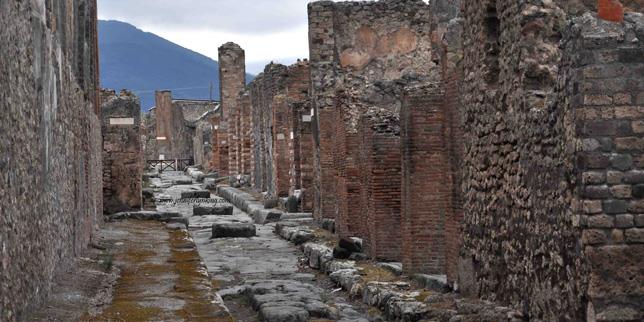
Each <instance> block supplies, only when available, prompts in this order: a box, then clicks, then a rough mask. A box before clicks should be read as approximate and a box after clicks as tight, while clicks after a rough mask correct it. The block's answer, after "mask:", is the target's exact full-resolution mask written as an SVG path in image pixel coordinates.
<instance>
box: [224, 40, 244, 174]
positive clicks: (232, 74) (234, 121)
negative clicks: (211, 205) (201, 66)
mask: <svg viewBox="0 0 644 322" xmlns="http://www.w3.org/2000/svg"><path fill="white" fill-rule="evenodd" d="M219 81H220V84H221V85H220V93H221V95H220V99H221V113H222V117H223V118H222V119H221V122H220V129H221V132H220V134H221V136H225V137H226V139H225V142H226V143H225V145H224V143H222V142H224V140H220V142H219V143H220V144H222V145H221V148H222V149H226V150H228V149H230V150H228V151H227V153H226V154H227V155H228V161H227V163H228V164H227V165H226V166H224V165H223V164H222V165H220V166H221V168H227V169H229V171H228V172H227V173H226V174H225V175H237V174H239V172H240V171H239V170H240V169H239V168H240V167H239V163H238V157H239V154H238V149H239V144H238V142H237V141H238V138H239V135H238V134H239V130H238V125H239V124H238V123H239V111H238V108H237V99H238V97H239V93H240V92H241V91H242V90H243V89H244V87H245V86H246V62H245V53H244V50H243V49H241V47H239V45H237V44H235V43H231V42H229V43H226V44H224V45H222V46H221V47H219ZM223 130H226V133H225V134H224V132H223ZM220 154H222V153H221V152H220ZM224 162H225V161H224ZM220 175H224V174H221V173H220Z"/></svg>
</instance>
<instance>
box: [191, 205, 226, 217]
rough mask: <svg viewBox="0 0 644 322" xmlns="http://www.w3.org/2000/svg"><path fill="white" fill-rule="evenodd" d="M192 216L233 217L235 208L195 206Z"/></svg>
mask: <svg viewBox="0 0 644 322" xmlns="http://www.w3.org/2000/svg"><path fill="white" fill-rule="evenodd" d="M192 214H193V215H194V216H210V215H215V216H232V215H233V206H232V205H214V206H198V205H195V206H194V207H193V208H192Z"/></svg>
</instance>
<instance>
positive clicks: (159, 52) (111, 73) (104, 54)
mask: <svg viewBox="0 0 644 322" xmlns="http://www.w3.org/2000/svg"><path fill="white" fill-rule="evenodd" d="M98 34H99V40H98V42H99V52H100V75H101V87H103V88H112V89H116V90H120V89H123V88H126V89H129V90H132V91H134V92H135V93H136V94H137V95H138V96H139V97H140V98H141V109H143V110H148V109H149V108H150V107H152V106H154V91H155V90H161V89H169V90H172V96H173V97H175V98H191V99H209V97H210V84H211V83H212V85H213V90H212V95H213V99H216V100H218V99H219V64H218V63H217V62H216V61H215V60H213V59H211V58H208V57H206V56H204V55H201V54H199V53H196V52H194V51H191V50H189V49H186V48H183V47H181V46H179V45H177V44H174V43H172V42H170V41H168V40H165V39H163V38H161V37H159V36H157V35H155V34H152V33H148V32H143V31H142V30H139V29H137V28H136V27H134V26H132V25H130V24H127V23H124V22H119V21H99V23H98ZM247 78H248V80H250V79H251V78H252V76H250V75H247Z"/></svg>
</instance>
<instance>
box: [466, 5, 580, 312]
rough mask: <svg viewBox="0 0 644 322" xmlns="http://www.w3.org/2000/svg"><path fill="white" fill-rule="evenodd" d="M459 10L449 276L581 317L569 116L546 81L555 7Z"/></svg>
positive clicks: (475, 289) (471, 288) (557, 51)
mask: <svg viewBox="0 0 644 322" xmlns="http://www.w3.org/2000/svg"><path fill="white" fill-rule="evenodd" d="M464 19H465V20H464V30H463V48H464V61H463V66H464V73H463V74H464V75H465V79H464V81H463V89H462V98H463V109H464V115H463V117H464V119H463V122H464V124H465V125H466V126H465V127H464V142H465V153H464V159H463V177H462V182H463V195H464V199H463V203H464V204H463V208H464V214H465V217H464V227H463V249H462V255H463V258H462V259H461V262H460V264H459V270H460V271H459V284H458V286H459V287H460V288H461V291H463V292H464V293H473V294H478V295H480V296H482V297H484V298H487V299H492V300H497V301H501V302H505V303H509V304H512V305H514V306H516V307H517V308H520V309H522V310H523V311H524V313H525V314H526V316H528V317H529V318H530V319H538V320H582V319H583V318H584V317H585V315H586V307H585V304H584V303H585V302H586V298H585V290H586V265H585V264H586V262H585V258H584V256H583V252H582V251H583V249H582V243H581V235H580V230H579V223H578V221H579V219H578V217H577V216H576V213H575V208H574V207H573V206H574V204H575V199H576V198H575V192H576V189H575V187H576V185H575V182H576V178H575V173H576V171H577V170H576V169H575V167H576V166H577V165H578V161H576V160H575V150H574V149H575V139H574V136H575V125H574V123H573V122H572V117H571V114H570V109H569V108H568V105H567V104H568V103H567V100H568V98H567V96H562V95H559V93H558V92H557V84H558V82H562V81H566V75H562V74H561V67H562V66H561V62H562V56H563V55H562V50H561V48H560V47H559V45H560V40H561V39H562V37H563V36H564V34H565V25H566V20H565V19H566V15H565V12H564V11H563V10H561V9H560V8H559V7H557V6H556V4H555V3H553V2H547V1H535V2H530V3H523V2H516V1H505V0H486V1H480V2H477V3H469V4H467V5H465V6H464ZM482 53H484V55H483V56H482ZM472 281H474V283H470V282H472Z"/></svg>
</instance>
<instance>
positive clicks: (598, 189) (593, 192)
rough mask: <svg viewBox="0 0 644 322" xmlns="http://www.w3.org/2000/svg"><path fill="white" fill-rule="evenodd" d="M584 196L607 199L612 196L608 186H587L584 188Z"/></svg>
mask: <svg viewBox="0 0 644 322" xmlns="http://www.w3.org/2000/svg"><path fill="white" fill-rule="evenodd" d="M584 197H585V198H588V199H606V198H609V197H610V189H609V188H608V186H587V187H586V188H585V189H584Z"/></svg>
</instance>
